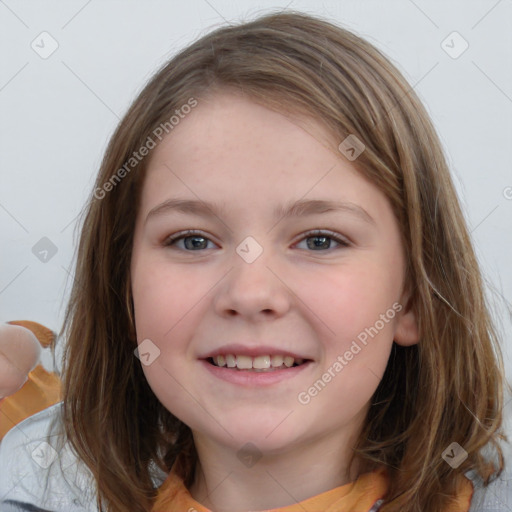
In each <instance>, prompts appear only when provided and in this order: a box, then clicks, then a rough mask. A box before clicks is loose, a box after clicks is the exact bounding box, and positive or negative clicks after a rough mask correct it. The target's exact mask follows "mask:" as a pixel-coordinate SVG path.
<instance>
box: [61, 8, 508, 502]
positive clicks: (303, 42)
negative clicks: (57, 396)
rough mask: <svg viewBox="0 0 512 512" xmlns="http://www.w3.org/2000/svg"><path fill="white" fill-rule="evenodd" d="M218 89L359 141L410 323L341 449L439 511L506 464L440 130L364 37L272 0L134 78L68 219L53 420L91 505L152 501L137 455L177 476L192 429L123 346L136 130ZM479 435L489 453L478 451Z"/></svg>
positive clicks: (130, 327)
mask: <svg viewBox="0 0 512 512" xmlns="http://www.w3.org/2000/svg"><path fill="white" fill-rule="evenodd" d="M226 88H228V89H229V88H230V89H232V90H237V91H242V92H243V93H244V94H245V95H246V96H247V97H248V98H250V99H252V100H253V101H255V102H258V103H260V104H262V105H264V106H266V107H268V108H271V109H274V110H276V111H279V112H282V113H294V114H302V115H305V116H309V117H310V118H313V119H316V120H318V121H320V122H322V123H323V125H324V126H325V127H326V128H327V129H328V130H329V132H330V133H332V134H333V135H335V136H336V137H337V138H338V140H339V141H340V142H342V141H343V140H344V139H345V138H346V137H347V136H348V135H355V136H356V137H357V138H358V139H360V140H361V141H363V142H364V144H365V146H366V148H365V151H364V152H363V153H362V154H361V155H360V156H359V157H358V159H357V160H356V161H354V162H353V165H354V166H355V167H356V168H357V169H358V171H359V172H360V173H361V175H363V176H364V177H366V178H367V179H369V180H370V181H371V182H372V183H373V184H374V185H375V186H377V187H378V188H379V189H380V190H381V191H382V193H383V194H385V196H386V197H387V198H388V200H389V201H390V204H391V205H392V208H393V211H394V214H395V216H396V219H397V222H398V223H399V226H400V229H401V234H402V239H403V243H404V247H405V252H406V254H407V268H406V280H407V284H408V286H409V288H410V290H412V304H413V307H414V311H415V312H416V315H417V318H418V322H419V330H420V336H421V339H420V342H419V343H418V344H417V345H414V346H411V347H401V346H398V345H397V344H395V343H394V344H393V348H392V352H391V356H390V359H389V362H388V367H387V369H386V372H385V374H384V376H383V378H382V380H381V382H380V384H379V386H378V388H377V390H376V392H375V394H374V396H373V399H372V403H371V407H370V409H369V412H368V415H367V418H366V421H365V423H364V428H363V429H362V432H361V434H360V436H359V440H358V442H357V444H356V446H355V447H354V451H353V454H354V457H355V456H357V457H358V458H360V460H361V461H362V463H363V465H362V469H363V470H373V469H374V468H378V467H382V466H384V467H386V468H387V470H388V471H389V474H390V477H391V478H390V488H389V492H388V493H387V495H386V497H385V508H384V510H386V512H395V511H396V512H397V511H399V510H400V511H401V512H419V511H421V512H439V511H440V510H443V507H444V506H446V505H447V504H448V503H449V501H450V499H451V497H453V496H454V495H455V494H456V491H457V482H458V480H460V478H461V477H462V475H463V474H464V473H466V472H467V471H469V470H474V471H476V472H477V473H478V475H480V476H481V477H482V478H483V480H484V482H485V484H488V482H489V481H490V480H491V479H492V477H493V476H497V475H499V474H500V472H501V471H502V470H503V466H504V461H503V455H502V451H501V449H500V446H499V444H498V439H506V438H505V436H504V435H503V434H502V431H501V428H502V407H503V382H504V370H503V362H502V355H501V349H500V346H499V339H498V333H497V330H496V328H495V327H494V325H493V322H492V318H491V314H490V310H489V305H488V303H487V301H486V298H485V293H484V282H483V279H482V276H481V273H480V270H479V267H478V264H477V260H476V258H475V254H474V251H473V248H472V245H471V240H470V236H469V233H468V228H467V226H466V223H465V220H464V216H463V214H462V212H461V208H460V205H459V201H458V198H457V195H456V192H455V189H454V186H453V183H452V180H451V177H450V172H449V169H448V166H447V163H446V159H445V156H444V154H443V150H442V146H441V143H440V141H439V139H438V136H437V135H436V132H435V130H434V127H433V126H432V123H431V121H430V119H429V116H428V114H427V113H426V111H425V109H424V107H423V105H422V104H421V102H420V100H419V99H418V98H417V96H416V94H415V93H414V91H413V89H412V87H411V86H410V85H409V84H408V83H407V81H406V80H405V79H404V77H403V76H402V74H401V73H400V72H399V71H398V69H397V68H396V67H395V66H394V65H393V64H391V63H390V61H389V60H388V59H387V58H386V57H385V56H384V55H383V54H382V53H381V52H380V51H379V50H378V49H376V48H375V47H374V46H372V45H371V44H370V43H368V42H367V41H365V40H363V39H361V38H360V37H358V36H356V35H355V34H353V33H352V32H350V31H348V30H346V29H344V28H340V27H338V26H335V25H333V24H331V23H330V22H328V21H325V20H323V19H321V18H319V17H314V16H310V15H306V14H303V13H297V12H294V11H287V12H281V13H272V14H266V15H263V16H261V17H259V18H258V19H256V20H254V21H251V22H247V23H240V24H238V25H233V26H227V27H220V28H217V29H215V30H214V31H212V32H211V33H209V34H207V35H205V36H203V37H201V38H199V39H198V40H197V41H195V42H194V43H192V44H191V45H190V46H188V47H187V48H185V49H184V50H182V51H181V52H180V53H178V54H177V55H176V56H174V57H173V58H172V59H171V60H170V61H169V62H168V63H166V64H165V65H164V66H163V67H162V68H161V69H160V70H159V71H158V72H157V73H156V74H155V75H154V76H153V77H152V78H151V79H150V81H149V82H148V83H147V84H146V85H145V86H144V88H143V90H142V91H141V92H140V94H139V95H138V97H137V98H136V99H135V101H134V102H133V104H132V105H131V107H130V108H129V110H128V112H127V113H126V114H125V116H124V117H123V119H122V120H121V122H120V123H119V125H118V127H117V129H116V130H115V133H114V134H113V136H112V138H111V140H110V142H109V145H108V148H107V150H106V153H105V156H104V158H103V161H102V163H101V168H100V171H99V174H98V176H97V179H96V183H95V186H94V187H95V188H94V191H93V193H91V196H90V199H89V201H88V203H87V205H86V209H85V210H84V214H85V215H84V217H83V219H82V220H81V222H82V227H81V235H80V240H79V244H78V250H77V256H76V258H77V259H76V271H75V281H74V286H73V289H72V292H71V297H70V302H69V305H68V308H67V310H66V316H65V320H64V325H63V332H64V331H65V337H66V339H67V346H66V351H65V360H64V370H63V380H64V405H63V409H62V410H63V421H64V424H65V428H66V434H67V437H68V439H69V441H70V443H71V445H72V446H73V448H74V450H75V451H76V453H77V454H78V456H79V457H80V459H82V460H83V461H84V462H85V464H86V465H87V466H88V468H89V469H90V470H91V472H92V474H93V475H94V478H95V480H96V483H97V487H98V491H99V499H98V505H100V506H101V505H102V504H104V505H105V506H106V507H107V510H109V511H130V512H139V511H140V512H142V511H147V510H150V509H151V506H152V503H154V499H155V497H156V494H157V492H158V489H156V488H155V485H154V483H153V481H152V478H151V464H156V465H157V466H158V467H159V468H160V469H161V470H163V471H166V472H168V471H169V470H170V469H171V466H172V464H173V462H174V461H175V459H176V457H177V455H178V454H181V456H183V460H184V461H185V463H184V466H183V468H184V469H183V478H184V480H185V483H186V485H189V484H190V483H191V482H192V479H193V474H194V469H195V465H196V462H197V454H196V452H195V449H194V445H193V442H192V435H191V431H190V429H189V428H188V427H187V426H186V425H185V424H183V423H182V422H181V421H180V420H179V419H177V418H176V417H174V416H173V415H172V414H171V413H170V412H169V411H167V410H166V409H165V408H164V407H163V405H162V404H161V403H160V402H159V401H158V399H157V398H156V397H155V395H154V394H153V392H152V391H151V389H150V387H149V385H148V383H147V381H146V379H145V377H144V374H143V372H142V369H141V364H140V361H139V360H138V359H137V358H136V357H135V356H134V349H135V348H136V346H137V340H136V332H135V325H134V312H133V302H132V296H131V285H130V259H131V253H132V243H133V233H134V226H135V219H136V215H137V211H138V209H139V201H140V193H141V189H142V186H143V183H144V175H145V170H146V169H147V166H148V162H149V160H150V156H148V157H147V158H140V161H139V159H137V161H136V162H135V160H134V156H133V155H134V153H137V152H138V151H139V150H140V148H141V147H143V146H146V147H147V145H148V141H149V139H148V137H149V138H150V139H151V140H152V141H154V142H156V143H158V142H159V140H160V139H159V138H158V137H156V136H155V134H157V133H158V134H160V132H162V127H164V129H165V132H162V133H164V135H166V134H167V133H170V134H171V135H170V136H172V121H170V119H171V117H172V116H173V115H174V114H175V112H176V110H179V111H185V107H184V105H193V103H194V101H195V102H196V103H199V104H200V102H201V98H202V97H205V96H206V95H207V94H210V93H212V91H215V90H221V89H226ZM180 109H182V110H180ZM189 110H190V109H189ZM158 127H160V131H158ZM155 130H156V131H155ZM340 158H343V156H342V155H341V153H340ZM123 169H124V170H123ZM452 442H457V443H458V444H459V445H460V446H461V447H463V448H464V450H466V452H467V453H468V457H467V459H466V460H465V461H464V462H463V463H462V464H461V465H460V466H459V467H457V468H452V467H451V466H450V465H449V464H447V463H446V462H445V461H444V460H443V458H442V454H443V451H444V450H445V449H446V448H447V447H448V446H449V445H450V444H451V443H452ZM489 447H491V448H492V449H494V450H495V452H496V457H495V458H490V457H487V456H485V455H484V452H485V450H486V449H487V448H489ZM180 460H181V457H180Z"/></svg>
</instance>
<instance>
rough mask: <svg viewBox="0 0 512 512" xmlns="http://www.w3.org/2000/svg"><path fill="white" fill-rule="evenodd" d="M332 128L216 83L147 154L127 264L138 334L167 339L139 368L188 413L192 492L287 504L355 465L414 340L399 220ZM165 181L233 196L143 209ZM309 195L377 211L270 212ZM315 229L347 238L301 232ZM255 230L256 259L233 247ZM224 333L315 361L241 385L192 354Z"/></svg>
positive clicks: (239, 503) (179, 191) (340, 481)
mask: <svg viewBox="0 0 512 512" xmlns="http://www.w3.org/2000/svg"><path fill="white" fill-rule="evenodd" d="M339 142H341V141H338V140H335V139H334V138H332V136H331V135H330V134H329V133H328V132H327V131H326V130H325V129H324V128H323V126H322V125H320V124H319V123H318V122H316V121H314V120H312V119H307V118H303V117H299V116H285V115H283V114H280V113H276V112H274V111H272V110H269V109H267V108H265V107H263V106H261V105H258V104H256V103H253V102H251V101H250V100H248V99H246V98H244V97H243V96H241V95H240V94H235V93H233V92H228V91H223V92H217V93H215V94H214V95H213V96H210V97H209V98H207V99H204V100H202V101H200V102H199V105H198V106H197V107H196V108H195V109H194V110H193V111H192V112H191V113H190V114H188V115H187V117H186V118H185V119H184V120H181V121H180V124H179V125H177V126H176V127H175V128H174V129H173V131H172V133H171V134H169V135H168V136H167V137H166V138H165V139H164V140H163V142H162V143H161V144H160V145H159V146H158V147H157V148H156V149H155V150H154V151H153V153H152V155H151V161H150V165H149V168H148V174H147V176H146V180H145V183H144V187H143V191H142V202H141V208H140V210H139V212H138V217H137V222H136V229H135V234H134V245H133V254H132V263H131V277H132V292H133V299H134V306H135V322H136V329H137V338H138V341H139V343H141V342H142V341H143V340H145V339H148V338H149V339H150V340H151V342H152V343H153V344H154V345H156V346H157V347H158V349H159V350H160V354H159V356H158V357H157V358H156V359H155V360H154V362H152V363H151V364H150V365H143V370H144V372H145V375H146V377H147V380H148V382H149V385H150V386H151V388H152V389H153V391H154V393H155V394H156V396H157V397H158V398H159V400H160V401H161V402H162V404H163V405H164V406H165V407H166V408H167V409H168V410H169V411H171V412H172V413H173V414H174V415H176V416H177V417H178V418H180V419H181V420H182V421H183V422H185V423H186V424H187V425H189V427H190V428H191V429H192V432H193V435H194V441H195V444H196V449H197V451H198V456H199V460H200V463H199V465H198V468H197V471H196V475H195V477H196V478H195V481H194V484H193V485H192V487H191V489H190V492H191V494H192V496H193V497H194V499H196V500H197V501H199V502H200V503H202V504H203V505H204V506H206V507H209V508H212V509H214V510H216V511H219V512H234V511H241V510H261V509H268V508H276V507H282V506H286V505H290V504H294V503H295V502H299V501H302V500H304V499H307V498H309V497H311V496H315V495H317V494H320V493H322V492H325V491H327V490H329V489H333V488H335V487H337V486H341V485H344V484H346V483H349V482H351V481H354V480H355V479H356V478H357V476H358V474H359V473H358V469H357V464H355V465H354V466H352V468H349V467H348V464H347V462H348V457H349V455H350V453H351V447H352V446H353V445H354V442H355V439H356V437H357V434H358V433H359V432H360V429H361V426H362V422H363V420H364V418H365V415H366V412H367V410H368V407H369V401H370V399H371V396H372V394H373V393H374V391H375V390H376V388H377V386H378V384H379V381H380V379H381V378H382V375H383V374H384V371H385V368H386V364H387V361H388V358H389V354H390V350H391V347H392V342H393V340H395V341H396V342H397V343H399V344H402V345H411V344H414V343H417V342H418V329H417V322H416V319H415V317H414V313H413V312H412V309H411V308H410V307H409V295H408V293H407V292H406V287H405V286H404V284H405V283H404V275H405V257H404V251H403V247H402V244H401V238H400V232H399V226H398V224H397V221H396V219H395V217H394V215H393V213H392V209H391V206H390V204H389V203H388V201H387V199H386V198H385V196H384V194H383V193H382V192H380V191H379V190H378V189H377V188H376V187H375V186H374V185H372V184H371V183H369V182H368V181H366V180H365V179H364V178H363V177H362V176H361V175H360V174H358V172H357V171H356V170H355V168H354V167H353V166H352V165H351V163H350V162H349V161H348V160H347V159H345V158H344V156H343V155H341V154H340V152H339V151H337V146H338V144H339ZM170 197H179V198H183V199H184V198H187V199H193V200H194V199H195V200H197V199H200V200H203V201H213V202H218V203H220V204H221V205H223V206H225V207H226V211H225V212H223V213H222V214H221V213H219V214H217V215H213V214H210V215H209V216H206V217H201V216H197V215H192V214H183V213H178V212H176V211H167V212H166V213H162V214H160V215H153V216H151V217H150V218H149V219H148V220H147V222H146V217H147V216H148V213H149V212H150V211H151V210H152V209H153V208H154V207H155V206H157V205H159V204H160V203H162V202H163V201H165V200H167V199H169V198H170ZM302 198H304V199H331V200H336V201H345V202H351V203H354V204H356V205H358V206H359V207H361V208H363V209H364V210H365V211H366V212H367V213H368V215H370V216H371V218H372V219H373V221H372V222H369V221H365V220H364V219H363V218H361V217H359V216H357V215H355V214H352V213H349V212H346V211H341V212H330V213H323V214H314V215H309V216H306V217H297V218H289V219H274V217H273V215H272V211H273V209H274V207H275V206H278V205H281V204H283V203H287V202H289V201H291V200H297V199H302ZM189 229H194V230H199V231H200V233H199V234H198V235H195V237H196V238H194V236H192V239H189V241H188V245H187V246H185V243H186V242H187V241H186V240H184V239H181V240H178V241H176V242H174V245H169V246H165V241H166V239H167V238H168V237H169V236H170V235H173V234H176V233H179V232H181V231H185V230H189ZM312 229H322V230H324V229H325V230H330V231H333V232H335V233H337V234H339V235H340V236H341V237H343V238H344V239H345V240H347V241H350V243H349V245H348V246H343V245H341V244H338V243H336V242H335V241H334V240H332V239H331V240H330V242H329V239H328V240H327V243H325V241H323V240H322V239H320V240H319V239H318V238H317V237H316V236H315V235H307V236H306V235H304V233H306V232H307V231H309V230H312ZM248 236H251V237H253V238H254V239H255V240H256V241H257V242H258V244H259V245H260V246H261V247H262V248H263V253H262V254H261V255H260V256H259V257H258V258H257V259H256V260H255V261H254V262H252V263H247V262H246V261H245V260H243V259H242V258H241V257H240V256H239V254H238V253H237V252H236V249H237V247H238V246H239V244H240V242H242V241H243V240H244V239H245V238H246V237H248ZM197 237H198V239H197ZM203 237H206V239H204V238H203ZM311 237H312V238H311ZM308 239H309V245H308ZM193 242H195V243H196V244H197V245H198V246H200V248H199V249H194V247H193V246H192V243H193ZM315 242H317V243H318V244H319V245H321V248H320V249H315V247H311V246H313V245H314V243H315ZM329 243H330V245H329ZM191 247H192V248H191ZM394 303H399V304H400V305H402V306H403V307H402V310H401V311H400V312H399V313H398V314H396V316H394V318H393V319H392V320H390V321H388V323H386V324H385V326H384V328H382V329H381V330H380V331H379V332H378V335H376V336H374V337H373V338H370V341H369V343H368V344H367V346H365V347H364V348H363V349H362V350H361V351H360V352H359V353H358V354H357V355H356V356H354V358H353V359H352V360H351V361H349V362H348V364H347V365H346V366H345V367H344V368H343V370H342V371H341V372H339V373H338V374H336V376H335V377H334V378H332V379H331V381H330V382H329V383H328V384H327V385H326V386H325V388H324V389H323V390H322V391H321V392H320V393H318V394H317V396H315V397H314V398H312V399H311V401H310V402H309V403H308V404H306V405H304V404H301V403H299V401H298V398H297V397H298V394H299V393H300V392H301V391H304V390H308V388H309V387H310V386H311V385H312V383H314V382H315V381H316V380H318V379H320V378H321V377H322V375H323V374H324V373H325V372H326V371H327V370H328V368H329V367H332V365H333V363H334V362H335V361H336V360H337V357H338V356H339V355H343V354H344V353H345V352H346V351H347V350H348V349H349V348H350V346H351V343H352V342H353V340H355V339H356V338H357V336H358V334H360V333H361V332H362V331H364V329H365V328H368V327H370V326H373V325H374V324H375V322H376V321H377V320H378V319H379V318H380V317H379V315H381V314H384V313H386V311H387V310H389V308H391V307H392V305H393V304H394ZM228 343H240V344H243V345H246V346H251V347H257V346H258V345H261V344H263V345H272V346H275V347H278V348H280V349H284V350H289V351H292V352H294V353H299V354H303V355H306V356H307V357H308V358H310V359H312V360H313V363H311V364H310V365H309V366H308V368H307V369H306V370H304V371H302V372H300V374H297V375H296V376H295V377H293V378H291V379H287V380H284V381H282V382H279V383H276V384H274V385H272V386H267V387H266V388H264V387H262V386H254V387H252V388H250V387H242V386H239V385H235V384H232V383H228V382H225V381H223V380H220V379H218V378H217V377H214V376H212V375H211V374H210V372H208V371H207V370H205V368H204V365H203V363H202V362H201V361H200V360H199V359H200V358H201V356H204V354H206V353H208V352H210V351H211V350H213V349H217V348H220V347H222V346H223V345H225V344H228ZM247 442H251V443H253V445H255V446H256V447H257V450H258V454H259V455H261V458H260V459H259V460H258V461H257V463H256V464H254V465H251V466H250V467H247V466H246V465H244V464H242V463H241V461H240V459H239V458H238V457H237V453H238V452H239V450H240V449H241V447H243V446H244V445H245V444H246V443H247ZM261 489H265V492H264V493H263V492H261Z"/></svg>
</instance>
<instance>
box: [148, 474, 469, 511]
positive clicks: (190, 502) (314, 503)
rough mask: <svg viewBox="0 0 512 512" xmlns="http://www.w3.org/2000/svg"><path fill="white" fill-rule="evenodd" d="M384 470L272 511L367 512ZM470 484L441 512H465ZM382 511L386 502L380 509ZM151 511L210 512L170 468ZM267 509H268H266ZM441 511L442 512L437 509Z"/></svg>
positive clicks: (381, 487)
mask: <svg viewBox="0 0 512 512" xmlns="http://www.w3.org/2000/svg"><path fill="white" fill-rule="evenodd" d="M388 478H389V477H388V475H387V472H386V470H383V469H381V470H378V471H374V472H370V473H365V474H363V475H361V476H360V477H359V478H358V479H357V480H356V481H355V482H352V483H349V484H346V485H342V486H340V487H336V488H335V489H331V490H330V491H326V492H324V493H321V494H318V495H317V496H313V497H311V498H308V499H306V500H304V501H301V502H300V503H296V504H293V505H289V506H286V507H280V508H273V509H271V512H369V511H370V510H371V508H372V507H373V505H374V503H375V502H376V501H377V500H379V499H381V498H382V497H383V496H384V495H385V493H386V489H387V487H388V484H389V479H388ZM472 495H473V485H472V484H471V481H470V480H469V479H467V478H464V480H463V481H462V485H461V488H460V490H459V494H458V495H457V498H456V499H455V500H454V501H453V503H452V504H451V505H449V506H448V507H446V508H445V509H444V510H443V511H442V512H467V511H468V510H469V507H470V504H471V498H472ZM380 510H382V512H385V510H386V509H385V505H382V508H381V509H380ZM151 512H211V511H210V509H208V508H206V507H204V506H203V505H201V504H200V503H198V502H197V501H196V500H194V499H193V498H192V496H191V495H190V492H189V491H188V489H187V488H186V487H185V485H184V483H183V480H182V479H181V478H180V477H179V476H178V474H177V473H176V472H175V471H174V468H173V471H171V473H170V474H169V476H168V477H167V479H166V480H165V482H164V483H163V484H162V486H161V487H160V489H159V492H158V496H157V499H156V501H155V504H154V506H153V508H152V510H151ZM265 512H270V510H268V511H265ZM440 512H441V511H440Z"/></svg>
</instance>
